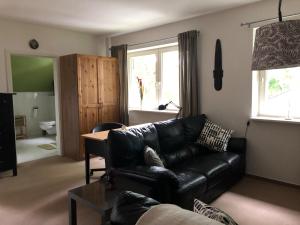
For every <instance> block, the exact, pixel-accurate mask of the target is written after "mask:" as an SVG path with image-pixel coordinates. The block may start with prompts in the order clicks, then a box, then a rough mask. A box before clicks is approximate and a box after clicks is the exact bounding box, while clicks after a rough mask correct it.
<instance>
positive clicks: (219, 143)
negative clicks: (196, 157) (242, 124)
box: [197, 119, 233, 152]
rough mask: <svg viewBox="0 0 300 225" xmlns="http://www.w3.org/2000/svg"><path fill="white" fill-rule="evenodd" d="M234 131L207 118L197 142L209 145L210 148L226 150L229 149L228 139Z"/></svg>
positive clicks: (220, 150) (219, 150)
mask: <svg viewBox="0 0 300 225" xmlns="http://www.w3.org/2000/svg"><path fill="white" fill-rule="evenodd" d="M232 133H233V130H230V129H223V128H222V127H220V126H219V125H217V124H215V123H213V122H211V121H210V120H208V119H207V120H206V122H205V124H204V127H203V129H202V131H201V134H200V137H199V138H198V140H197V143H199V144H201V145H203V146H205V147H207V148H208V149H211V150H214V151H218V152H224V151H226V149H227V145H228V141H229V139H230V137H231V134H232Z"/></svg>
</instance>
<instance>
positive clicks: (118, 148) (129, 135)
mask: <svg viewBox="0 0 300 225" xmlns="http://www.w3.org/2000/svg"><path fill="white" fill-rule="evenodd" d="M108 145H109V154H110V161H111V165H112V166H113V167H115V168H120V167H130V166H136V165H144V148H145V146H146V145H148V146H149V147H151V148H153V149H155V150H156V151H159V143H158V136H157V132H156V129H155V127H154V125H153V124H147V125H144V126H142V127H136V128H130V129H129V130H111V131H110V132H109V134H108Z"/></svg>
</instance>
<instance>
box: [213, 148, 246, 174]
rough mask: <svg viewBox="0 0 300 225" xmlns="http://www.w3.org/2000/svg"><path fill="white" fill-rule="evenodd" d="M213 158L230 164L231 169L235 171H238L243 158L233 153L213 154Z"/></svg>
mask: <svg viewBox="0 0 300 225" xmlns="http://www.w3.org/2000/svg"><path fill="white" fill-rule="evenodd" d="M211 157H212V158H214V159H216V160H220V161H224V162H226V163H228V164H229V165H230V168H231V169H233V170H234V169H237V168H238V167H239V165H240V163H241V156H240V155H239V154H236V153H232V152H220V153H213V154H211Z"/></svg>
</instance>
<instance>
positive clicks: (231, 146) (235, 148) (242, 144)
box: [227, 137, 247, 154]
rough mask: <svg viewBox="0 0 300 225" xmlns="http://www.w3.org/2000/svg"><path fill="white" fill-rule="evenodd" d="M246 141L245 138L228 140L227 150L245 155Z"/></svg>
mask: <svg viewBox="0 0 300 225" xmlns="http://www.w3.org/2000/svg"><path fill="white" fill-rule="evenodd" d="M246 148H247V139H246V138H236V137H233V138H230V139H229V142H228V147H227V150H228V151H230V152H234V153H238V154H246Z"/></svg>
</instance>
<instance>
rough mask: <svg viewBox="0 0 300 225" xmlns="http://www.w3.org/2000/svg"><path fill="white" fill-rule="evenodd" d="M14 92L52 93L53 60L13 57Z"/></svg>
mask: <svg viewBox="0 0 300 225" xmlns="http://www.w3.org/2000/svg"><path fill="white" fill-rule="evenodd" d="M11 69H12V80H13V90H14V92H52V91H53V59H52V58H46V57H36V56H21V55H12V56H11Z"/></svg>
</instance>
